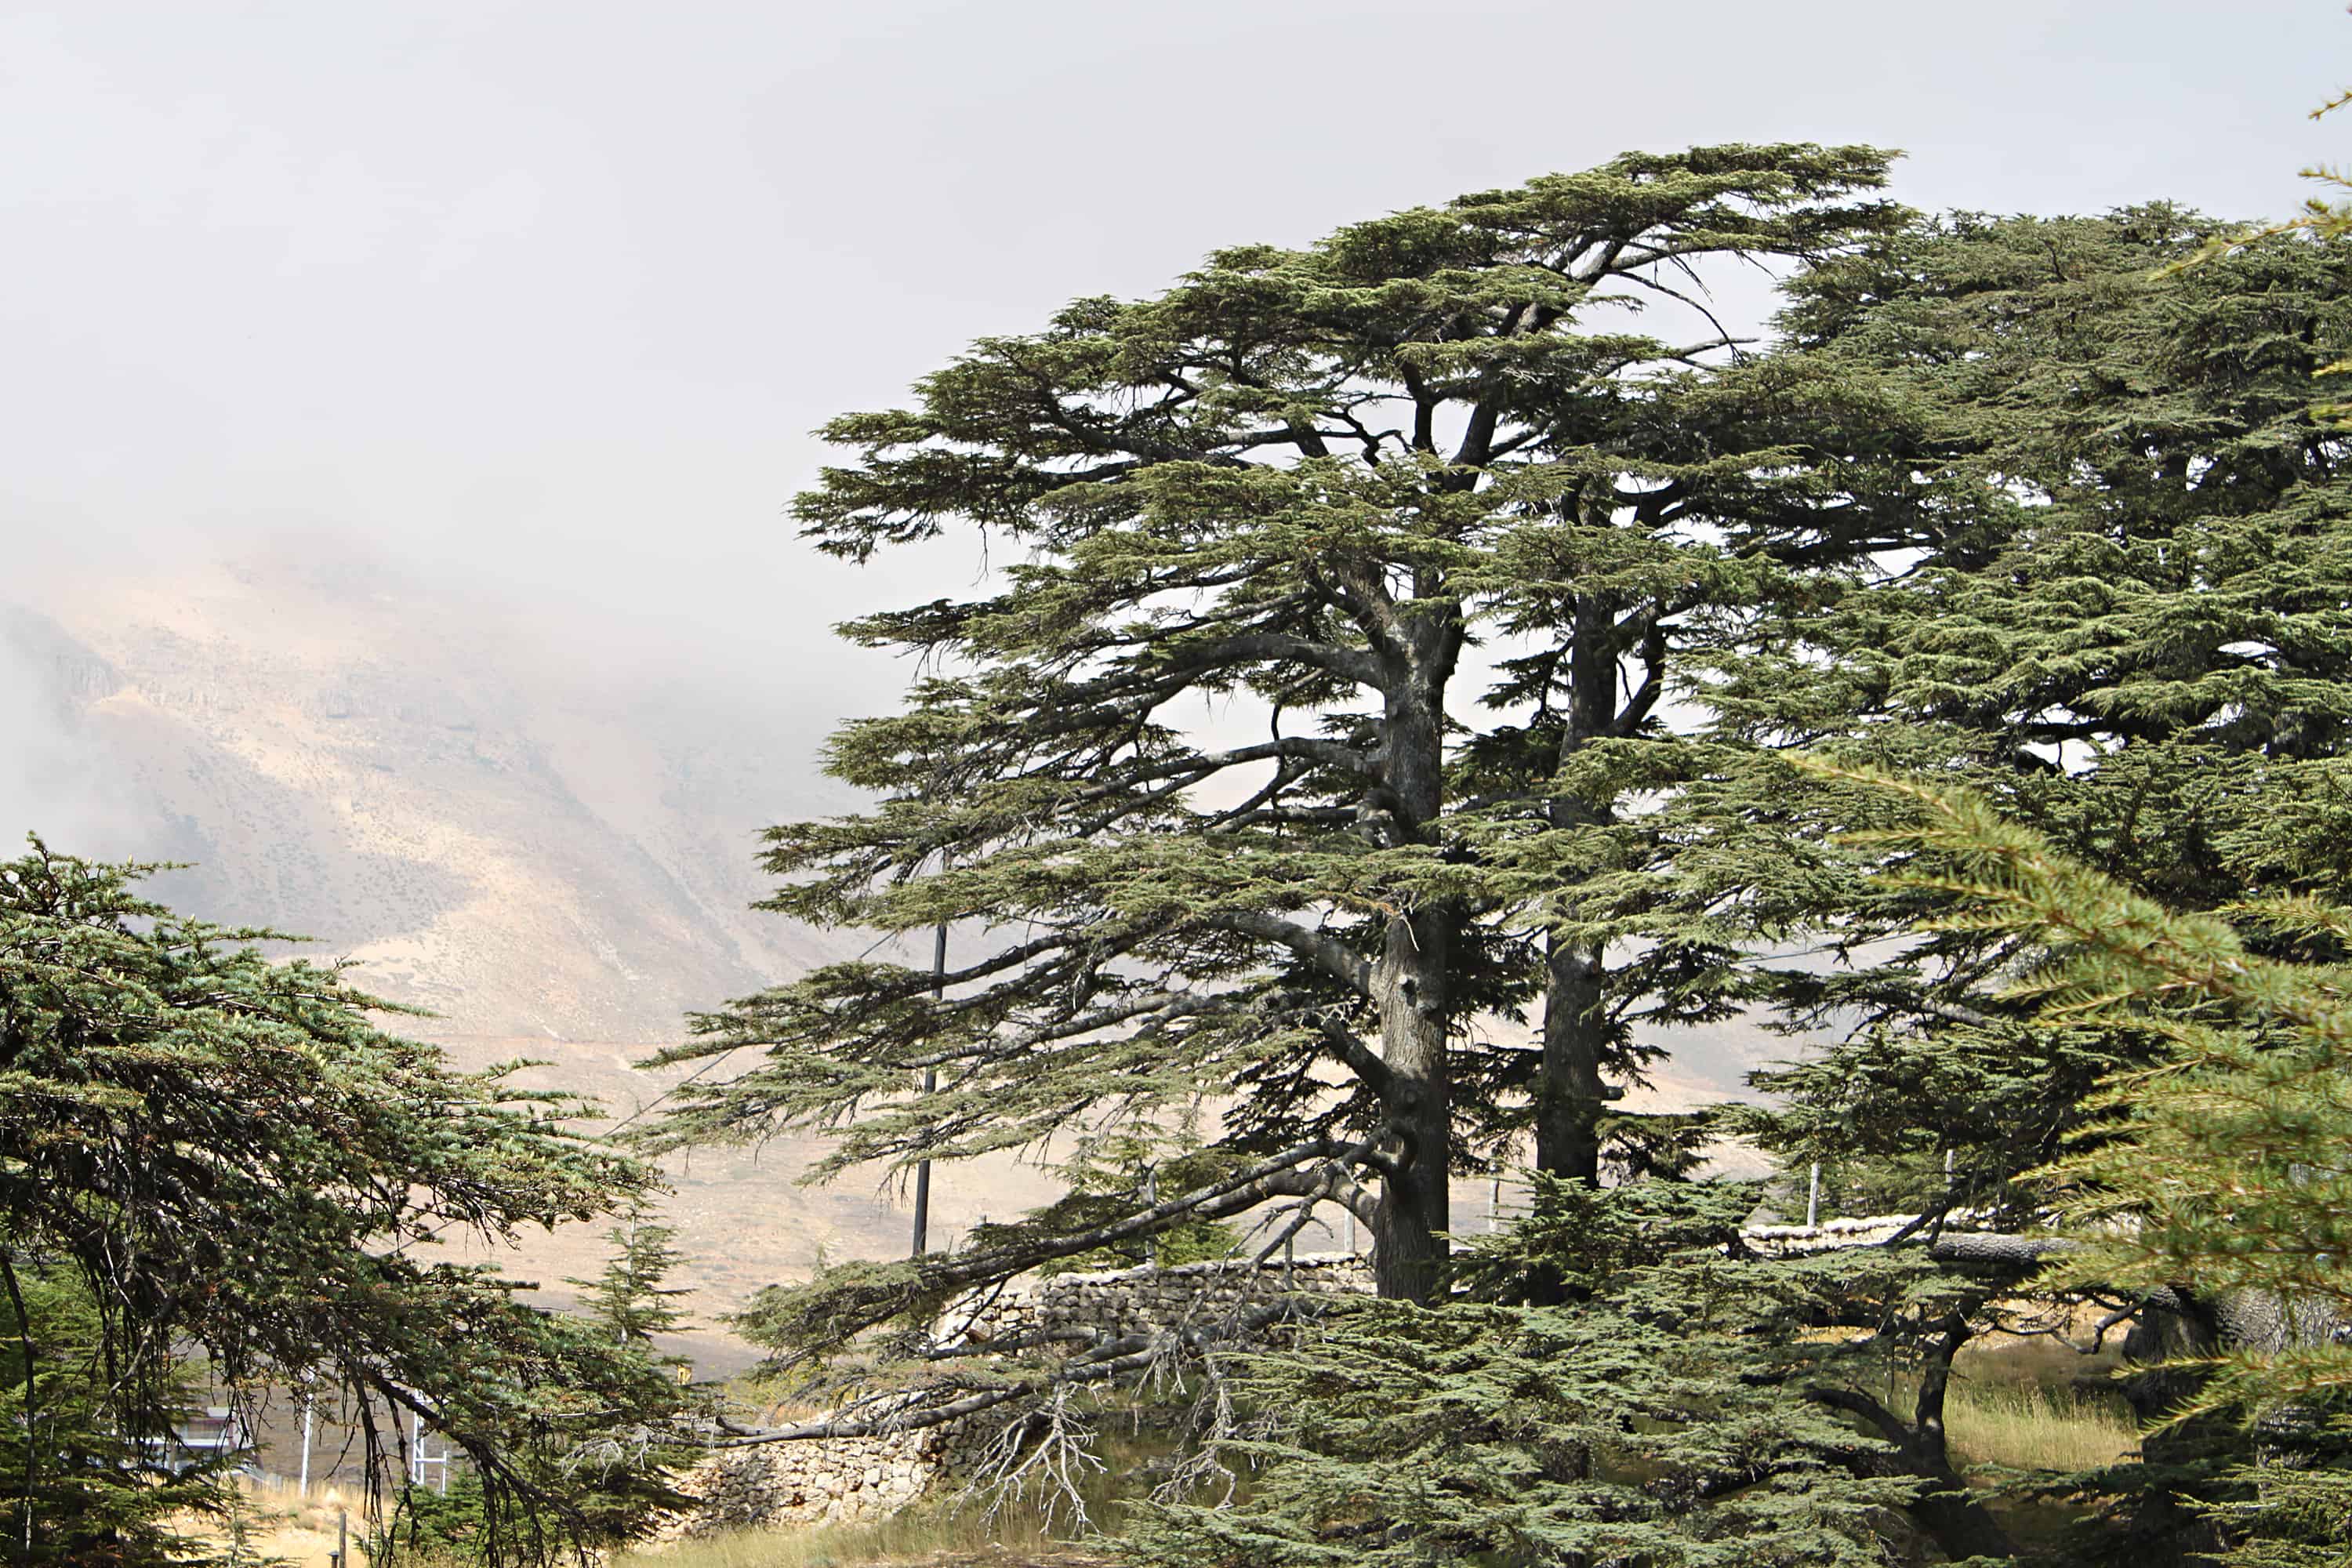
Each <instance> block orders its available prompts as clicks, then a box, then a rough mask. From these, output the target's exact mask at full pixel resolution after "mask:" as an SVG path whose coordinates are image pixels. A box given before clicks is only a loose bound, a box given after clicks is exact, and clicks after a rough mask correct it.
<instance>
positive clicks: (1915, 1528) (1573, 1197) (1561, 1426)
mask: <svg viewBox="0 0 2352 1568" xmlns="http://www.w3.org/2000/svg"><path fill="white" fill-rule="evenodd" d="M1756 1198H1757V1190H1756V1189H1755V1188H1754V1187H1753V1186H1750V1185H1739V1184H1733V1185H1721V1186H1715V1185H1690V1184H1676V1183H1667V1182H1660V1181H1648V1182H1640V1183H1635V1184H1632V1185H1628V1186H1623V1187H1618V1188H1612V1189H1608V1190H1605V1191H1601V1192H1595V1191H1593V1190H1591V1189H1590V1188H1586V1187H1584V1186H1582V1185H1580V1184H1565V1183H1560V1182H1558V1181H1555V1180H1553V1179H1551V1178H1549V1177H1542V1176H1538V1179H1537V1188H1536V1202H1535V1207H1534V1210H1533V1212H1532V1213H1531V1214H1530V1215H1529V1216H1528V1219H1527V1220H1526V1222H1525V1223H1523V1224H1522V1225H1520V1226H1517V1227H1516V1228H1515V1229H1514V1230H1513V1231H1511V1232H1509V1233H1507V1234H1504V1235H1500V1236H1496V1237H1482V1238H1481V1240H1480V1242H1479V1244H1478V1245H1477V1246H1476V1247H1475V1248H1474V1249H1473V1250H1472V1251H1471V1252H1470V1253H1469V1254H1467V1255H1466V1256H1465V1258H1462V1259H1461V1278H1460V1279H1459V1280H1458V1281H1457V1288H1458V1289H1459V1290H1460V1291H1461V1292H1463V1295H1462V1296H1461V1298H1460V1299H1457V1300H1454V1302H1452V1303H1451V1304H1449V1305H1446V1306H1444V1307H1441V1308H1437V1309H1423V1308H1416V1307H1412V1306H1407V1305H1402V1304H1392V1303H1376V1302H1375V1303H1364V1304H1362V1305H1361V1306H1360V1307H1356V1308H1353V1309H1340V1310H1337V1311H1335V1312H1334V1313H1333V1314H1332V1315H1330V1316H1329V1317H1328V1319H1327V1320H1326V1321H1322V1322H1320V1323H1318V1324H1316V1325H1313V1326H1311V1327H1309V1328H1307V1329H1306V1330H1303V1331H1302V1339H1301V1341H1300V1342H1299V1343H1298V1344H1297V1346H1296V1348H1295V1349H1293V1350H1290V1351H1288V1352H1279V1353H1268V1354H1264V1355H1260V1356H1256V1357H1253V1358H1251V1359H1250V1362H1249V1366H1248V1370H1247V1372H1246V1373H1244V1374H1243V1375H1242V1376H1240V1377H1238V1378H1237V1379H1236V1380H1235V1384H1236V1389H1237V1391H1238V1394H1239V1397H1240V1400H1241V1403H1242V1406H1243V1409H1242V1413H1241V1417H1240V1419H1239V1421H1238V1423H1237V1428H1236V1435H1235V1436H1233V1437H1232V1438H1231V1439H1229V1440H1228V1441H1227V1442H1225V1443H1224V1444H1223V1446H1222V1448H1221V1450H1220V1452H1221V1454H1222V1456H1223V1458H1225V1459H1226V1461H1227V1462H1228V1463H1229V1464H1231V1465H1233V1466H1234V1467H1235V1468H1236V1469H1237V1470H1241V1471H1244V1472H1245V1473H1246V1472H1248V1471H1251V1470H1255V1475H1254V1476H1253V1477H1252V1479H1251V1483H1250V1486H1249V1488H1248V1490H1247V1491H1246V1493H1245V1494H1244V1495H1243V1496H1242V1497H1241V1498H1240V1499H1239V1500H1229V1501H1227V1502H1225V1503H1223V1504H1222V1505H1221V1506H1213V1507H1212V1506H1202V1505H1200V1504H1185V1503H1171V1504H1167V1505H1164V1506H1162V1507H1160V1508H1159V1509H1157V1510H1153V1512H1152V1513H1151V1514H1150V1516H1149V1518H1148V1519H1147V1520H1146V1521H1145V1522H1144V1524H1143V1526H1142V1528H1141V1529H1140V1530H1139V1531H1138V1532H1137V1533H1136V1536H1135V1538H1134V1539H1133V1541H1131V1542H1129V1544H1128V1548H1127V1550H1128V1552H1129V1555H1130V1556H1132V1557H1133V1558H1134V1559H1136V1560H1137V1561H1140V1562H1145V1563H1166V1564H1170V1565H1173V1564H1177V1563H1217V1564H1230V1565H1234V1568H1241V1565H1248V1568H1289V1565H1292V1564H1311V1563H1335V1564H1336V1563H1398V1564H1404V1563H1414V1564H1429V1563H1512V1564H1526V1565H1528V1568H1536V1565H1552V1564H1558V1565H1560V1568H1586V1565H1590V1564H1598V1563H1641V1564H1644V1565H1657V1568H1664V1565H1668V1564H1677V1565H1679V1564H1691V1565H1697V1564H1735V1563H1753V1564H1789V1565H1790V1568H1795V1565H1797V1564H1839V1563H1853V1564H1861V1563H1884V1562H1885V1561H1886V1560H1887V1553H1888V1552H1889V1551H1890V1549H1891V1548H1894V1547H1896V1546H1907V1545H1908V1544H1910V1543H1911V1542H1916V1540H1917V1539H1919V1538H1920V1536H1921V1532H1922V1531H1923V1529H1925V1528H1927V1526H1926V1525H1925V1524H1923V1523H1916V1522H1912V1521H1909V1519H1908V1518H1907V1513H1908V1511H1910V1510H1916V1511H1917V1512H1918V1513H1919V1514H1920V1515H1921V1517H1922V1519H1923V1520H1932V1521H1933V1525H1934V1527H1935V1528H1936V1529H1937V1531H1942V1532H1943V1535H1944V1537H1945V1538H1948V1542H1949V1543H1950V1544H1952V1545H1953V1546H1955V1547H1956V1551H1955V1553H1954V1554H1955V1555H1964V1554H1966V1552H1968V1551H1970V1550H1974V1549H1976V1548H1978V1547H1979V1546H1983V1545H1987V1544H1992V1545H1998V1544H1999V1541H2000V1538H1999V1535H1998V1532H1997V1531H1994V1530H1992V1529H1991V1528H1990V1524H1989V1521H1986V1520H1985V1519H1984V1517H1983V1516H1982V1514H1981V1512H1980V1510H1976V1509H1975V1507H1974V1505H1973V1504H1971V1503H1969V1502H1968V1501H1967V1500H1965V1499H1963V1498H1958V1497H1957V1496H1956V1494H1955V1492H1954V1490H1953V1488H1952V1486H1951V1484H1950V1483H1951V1481H1952V1478H1951V1477H1950V1476H1949V1474H1948V1472H1946V1473H1945V1474H1944V1475H1943V1476H1942V1477H1941V1478H1940V1479H1941V1480H1942V1481H1943V1482H1944V1483H1946V1484H1945V1485H1944V1486H1942V1487H1938V1486H1937V1485H1936V1484H1934V1483H1929V1484H1926V1485H1923V1479H1924V1478H1922V1477H1921V1476H1920V1475H1918V1474H1917V1472H1916V1469H1915V1468H1913V1467H1911V1466H1909V1465H1907V1464H1906V1462H1905V1458H1904V1455H1903V1453H1902V1451H1901V1448H1900V1447H1899V1446H1898V1445H1897V1444H1896V1443H1894V1442H1891V1441H1889V1440H1887V1438H1886V1437H1885V1436H1880V1435H1879V1434H1877V1433H1875V1432H1871V1431H1867V1430H1864V1428H1862V1427H1861V1426H1857V1425H1856V1424H1855V1423H1853V1421H1851V1420H1849V1419H1848V1413H1849V1412H1850V1411H1851V1410H1852V1409H1853V1401H1854V1400H1858V1399H1860V1398H1861V1397H1862V1396H1860V1395H1858V1394H1852V1387H1853V1385H1854V1384H1858V1383H1865V1382H1869V1381H1873V1380H1874V1376H1875V1375H1876V1373H1878V1371H1879V1369H1878V1368H1876V1367H1875V1366H1872V1367H1869V1368H1867V1369H1866V1370H1865V1368H1864V1366H1863V1364H1862V1363H1861V1360H1860V1359H1859V1358H1857V1357H1856V1356H1855V1355H1853V1353H1851V1352H1849V1351H1848V1349H1847V1348H1846V1347H1844V1346H1843V1345H1842V1344H1840V1343H1837V1342H1833V1341H1811V1342H1809V1341H1805V1340H1801V1339H1800V1338H1799V1331H1800V1330H1801V1329H1802V1328H1803V1327H1805V1326H1806V1325H1808V1324H1809V1323H1817V1322H1820V1321H1823V1320H1822V1318H1821V1316H1820V1310H1821V1308H1822V1303H1823V1301H1824V1300H1825V1299H1826V1298H1825V1297H1824V1294H1823V1287H1825V1286H1826V1285H1828V1284H1830V1283H1831V1282H1832V1281H1834V1282H1835V1284H1836V1286H1837V1289H1838V1290H1839V1291H1840V1292H1842V1293H1843V1294H1846V1295H1848V1296H1854V1297H1859V1296H1861V1295H1865V1294H1866V1295H1868V1296H1870V1297H1871V1298H1872V1299H1873V1300H1874V1305H1876V1306H1877V1307H1878V1308H1879V1309H1880V1310H1900V1307H1899V1306H1898V1303H1901V1302H1903V1301H1905V1300H1908V1297H1907V1294H1906V1292H1907V1290H1908V1288H1909V1283H1910V1282H1913V1281H1916V1279H1919V1278H1922V1277H1924V1275H1925V1274H1927V1273H1931V1272H1932V1270H1927V1269H1923V1268H1919V1267H1916V1266H1908V1265H1906V1264H1903V1263H1901V1262H1893V1263H1890V1262H1887V1261H1885V1260H1884V1259H1883V1258H1881V1259H1877V1260H1870V1261H1865V1262H1864V1263H1863V1264H1860V1265H1856V1264H1854V1263H1853V1262H1851V1261H1841V1262H1840V1263H1838V1264H1837V1265H1835V1266H1834V1267H1831V1268H1825V1267H1823V1266H1822V1265H1818V1264H1813V1263H1808V1262H1804V1261H1798V1262H1795V1263H1790V1264H1778V1263H1774V1262H1770V1261H1768V1260H1764V1259H1760V1258H1756V1257H1754V1256H1753V1255H1751V1254H1749V1253H1748V1251H1747V1249H1746V1248H1745V1247H1742V1246H1741V1245H1740V1243H1739V1240H1738V1227H1739V1226H1740V1224H1741V1221H1742V1220H1743V1218H1744V1217H1745V1215H1747V1213H1748V1210H1749V1209H1750V1208H1751V1207H1752V1206H1753V1205H1754V1204H1755V1202H1756ZM1865 1279H1867V1280H1868V1281H1869V1283H1868V1284H1867V1285H1865ZM1531 1299H1535V1300H1542V1301H1544V1302H1547V1303H1551V1304H1545V1305H1534V1306H1530V1305H1527V1304H1526V1303H1527V1302H1528V1300H1531Z"/></svg>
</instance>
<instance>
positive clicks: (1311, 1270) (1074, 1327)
mask: <svg viewBox="0 0 2352 1568" xmlns="http://www.w3.org/2000/svg"><path fill="white" fill-rule="evenodd" d="M1370 1289H1372V1276H1371V1269H1370V1267H1369V1266H1368V1265H1367V1263H1366V1261H1365V1259H1364V1258H1362V1257H1360V1256H1359V1255H1354V1254H1349V1253H1344V1252H1302V1253H1299V1254H1298V1255H1297V1257H1295V1258H1291V1259H1289V1260H1288V1261H1287V1262H1283V1261H1275V1262H1269V1263H1266V1264H1264V1265H1257V1264H1253V1263H1249V1262H1247V1261H1244V1260H1238V1259H1235V1260H1227V1259H1223V1258H1219V1259H1213V1260H1212V1261H1209V1262H1205V1263H1181V1264H1177V1265H1175V1266H1174V1267H1172V1268H1151V1267H1150V1266H1146V1267H1144V1268H1123V1269H1119V1270H1117V1271H1114V1272H1109V1273H1102V1274H1055V1275H1052V1276H1050V1277H1046V1278H1036V1277H1024V1278H1023V1279H1015V1280H1013V1281H1012V1282H1010V1283H1009V1284H1007V1285H1006V1286H1005V1287H1004V1288H1003V1289H1002V1290H996V1289H988V1290H979V1291H975V1292H973V1293H972V1294H971V1295H970V1296H967V1297H965V1298H963V1299H962V1300H960V1301H958V1302H956V1303H955V1304H954V1305H953V1306H951V1307H950V1308H949V1309H948V1310H946V1311H945V1312H943V1313H941V1314H940V1321H939V1327H938V1329H937V1333H938V1336H939V1338H940V1341H941V1342H946V1343H962V1344H967V1345H985V1344H990V1343H996V1342H1003V1343H1004V1344H1005V1345H1006V1346H1008V1348H1009V1347H1011V1346H1014V1345H1018V1344H1022V1343H1024V1342H1036V1341H1039V1340H1042V1339H1044V1338H1045V1337H1046V1336H1049V1335H1068V1334H1072V1333H1083V1334H1089V1335H1093V1336H1097V1337H1099V1338H1102V1339H1117V1338H1119V1337H1120V1336H1122V1335H1126V1334H1132V1333H1143V1332H1151V1331H1158V1330H1161V1329H1169V1328H1177V1327H1181V1326H1184V1325H1188V1324H1201V1325H1203V1326H1206V1325H1208V1324H1210V1323H1213V1322H1215V1321H1217V1320H1218V1319H1220V1318H1222V1317H1224V1316H1225V1315H1226V1314H1227V1313H1229V1312H1230V1311H1232V1310H1234V1309H1236V1308H1241V1307H1247V1306H1252V1305H1256V1304H1259V1303H1262V1302H1267V1301H1271V1300H1275V1299H1276V1298H1277V1297H1280V1296H1284V1295H1290V1294H1302V1295H1318V1296H1319V1295H1360V1294H1365V1293H1368V1292H1370Z"/></svg>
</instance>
